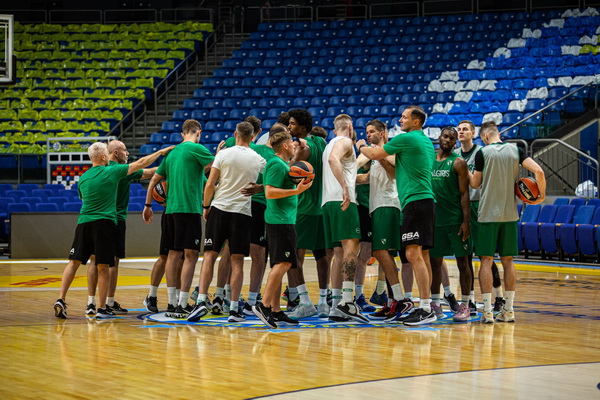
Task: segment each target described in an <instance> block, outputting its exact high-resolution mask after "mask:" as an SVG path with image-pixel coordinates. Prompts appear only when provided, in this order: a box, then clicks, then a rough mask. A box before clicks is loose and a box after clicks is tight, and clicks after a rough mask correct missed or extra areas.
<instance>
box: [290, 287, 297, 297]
mask: <svg viewBox="0 0 600 400" xmlns="http://www.w3.org/2000/svg"><path fill="white" fill-rule="evenodd" d="M288 291H289V293H290V297H289V299H290V300H296V299H297V298H298V288H297V287H288Z"/></svg>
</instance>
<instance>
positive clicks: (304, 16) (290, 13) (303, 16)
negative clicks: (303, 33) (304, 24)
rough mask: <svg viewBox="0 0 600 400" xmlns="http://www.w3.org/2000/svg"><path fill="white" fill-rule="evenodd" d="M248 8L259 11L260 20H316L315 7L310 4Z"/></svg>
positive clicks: (251, 11) (252, 11) (253, 11)
mask: <svg viewBox="0 0 600 400" xmlns="http://www.w3.org/2000/svg"><path fill="white" fill-rule="evenodd" d="M240 8H242V7H240ZM242 9H243V8H242ZM246 10H247V11H248V12H249V13H255V14H256V13H258V14H259V19H260V22H277V21H289V22H300V21H313V20H314V8H313V7H309V6H297V7H296V6H294V7H248V8H247V9H246Z"/></svg>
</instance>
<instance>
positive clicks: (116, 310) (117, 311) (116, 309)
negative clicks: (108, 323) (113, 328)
mask: <svg viewBox="0 0 600 400" xmlns="http://www.w3.org/2000/svg"><path fill="white" fill-rule="evenodd" d="M106 308H110V310H111V311H112V312H113V313H115V315H124V314H127V310H126V309H125V308H123V307H121V305H120V304H119V302H118V301H115V302H114V303H113V305H112V306H109V305H108V304H107V305H106Z"/></svg>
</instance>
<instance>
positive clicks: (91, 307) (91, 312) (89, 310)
mask: <svg viewBox="0 0 600 400" xmlns="http://www.w3.org/2000/svg"><path fill="white" fill-rule="evenodd" d="M85 315H86V317H95V316H96V305H95V304H94V303H90V304H88V305H87V307H86V309H85Z"/></svg>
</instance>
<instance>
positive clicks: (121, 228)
mask: <svg viewBox="0 0 600 400" xmlns="http://www.w3.org/2000/svg"><path fill="white" fill-rule="evenodd" d="M126 225H127V224H126V223H125V221H117V226H116V228H115V257H117V258H119V259H121V258H125V236H126V230H127V226H126Z"/></svg>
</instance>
